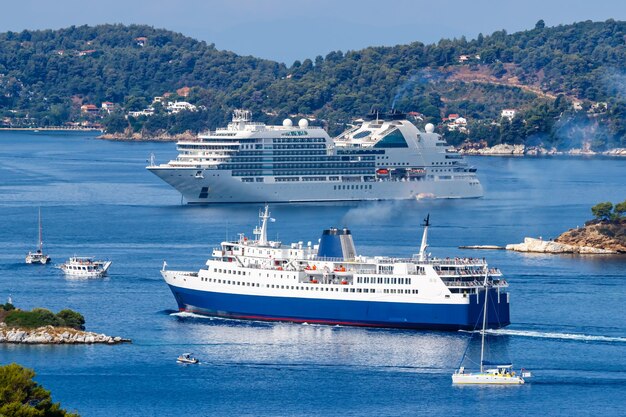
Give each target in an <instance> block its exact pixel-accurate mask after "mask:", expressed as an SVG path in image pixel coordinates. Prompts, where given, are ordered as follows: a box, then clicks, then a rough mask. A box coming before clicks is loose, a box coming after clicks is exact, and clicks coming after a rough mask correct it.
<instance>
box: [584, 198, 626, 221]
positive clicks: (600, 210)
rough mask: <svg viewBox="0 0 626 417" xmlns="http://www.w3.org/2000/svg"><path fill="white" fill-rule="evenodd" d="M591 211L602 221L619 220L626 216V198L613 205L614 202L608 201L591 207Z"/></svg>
mask: <svg viewBox="0 0 626 417" xmlns="http://www.w3.org/2000/svg"><path fill="white" fill-rule="evenodd" d="M591 213H593V215H594V217H595V218H596V219H598V220H601V221H607V220H613V221H618V220H621V219H623V218H625V217H626V200H624V201H622V202H621V203H618V204H616V205H615V206H613V203H611V202H610V201H606V202H604V203H598V204H596V205H595V206H593V207H591Z"/></svg>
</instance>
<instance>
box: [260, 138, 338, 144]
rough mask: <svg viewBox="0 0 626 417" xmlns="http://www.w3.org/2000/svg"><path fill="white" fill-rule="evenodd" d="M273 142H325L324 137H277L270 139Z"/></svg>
mask: <svg viewBox="0 0 626 417" xmlns="http://www.w3.org/2000/svg"><path fill="white" fill-rule="evenodd" d="M272 141H273V142H274V143H290V142H300V143H304V142H322V143H325V142H326V140H325V139H324V138H279V139H272Z"/></svg>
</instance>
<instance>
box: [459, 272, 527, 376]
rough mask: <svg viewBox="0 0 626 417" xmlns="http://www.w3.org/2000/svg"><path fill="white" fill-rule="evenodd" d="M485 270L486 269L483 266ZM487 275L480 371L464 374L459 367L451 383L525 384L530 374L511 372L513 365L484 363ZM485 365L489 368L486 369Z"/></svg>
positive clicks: (484, 282)
mask: <svg viewBox="0 0 626 417" xmlns="http://www.w3.org/2000/svg"><path fill="white" fill-rule="evenodd" d="M485 270H486V271H487V270H488V268H487V266H486V265H485ZM487 276H488V273H487V272H485V279H484V281H483V286H484V288H485V293H484V294H485V300H484V304H483V326H482V330H481V331H480V333H481V341H480V370H479V371H478V372H466V371H465V367H464V366H462V365H461V366H460V367H459V369H458V370H457V371H455V372H454V374H452V383H453V384H458V385H464V384H465V385H521V384H524V383H525V380H524V378H528V377H530V376H531V373H530V372H529V371H527V370H524V369H522V370H521V371H520V373H519V374H517V373H516V372H515V371H513V365H512V364H510V363H507V364H493V363H490V362H486V361H485V332H486V327H487V302H488V299H489V291H488V289H489V282H488V280H487ZM464 360H465V355H463V359H462V360H461V364H463V361H464ZM485 365H487V366H491V367H488V368H486V367H485Z"/></svg>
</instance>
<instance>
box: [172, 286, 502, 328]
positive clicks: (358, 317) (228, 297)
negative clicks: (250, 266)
mask: <svg viewBox="0 0 626 417" xmlns="http://www.w3.org/2000/svg"><path fill="white" fill-rule="evenodd" d="M170 289H171V290H172V293H173V294H174V297H175V298H176V301H177V303H178V308H179V310H180V311H188V312H193V313H198V314H203V315H207V316H215V317H227V318H235V319H249V320H267V321H287V322H298V323H302V322H307V323H320V324H333V325H336V324H340V325H349V326H366V327H390V328H403V329H437V330H461V329H463V330H473V329H475V328H477V327H480V326H481V325H482V312H483V300H484V297H483V296H482V294H484V293H481V296H480V297H478V298H479V299H477V296H476V295H470V296H469V303H468V304H464V305H451V304H415V303H388V302H387V303H386V302H376V301H345V300H324V299H310V298H295V297H294V298H290V297H271V296H251V295H240V294H227V293H217V292H208V291H196V290H189V289H186V288H180V287H176V286H173V285H170ZM489 291H490V293H489V303H488V304H489V306H488V308H489V311H488V313H487V318H488V325H487V327H488V328H500V327H504V326H507V325H509V324H510V318H509V303H508V297H507V294H504V293H502V294H500V297H499V298H498V293H497V291H496V290H494V289H491V290H489Z"/></svg>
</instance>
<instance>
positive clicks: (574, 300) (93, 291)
mask: <svg viewBox="0 0 626 417" xmlns="http://www.w3.org/2000/svg"><path fill="white" fill-rule="evenodd" d="M151 153H154V154H155V156H156V159H157V162H165V161H167V160H169V159H172V158H174V157H175V156H176V154H177V153H176V149H175V144H174V143H157V142H142V143H125V142H110V141H103V140H99V139H96V137H95V135H92V134H90V133H50V132H0V301H1V302H4V301H5V300H7V299H8V298H9V297H11V298H12V300H13V303H14V304H15V305H17V306H18V307H20V308H23V309H30V308H33V307H45V308H48V309H51V310H53V311H55V312H57V311H59V310H61V309H64V308H71V309H74V310H77V311H79V312H81V313H82V314H83V315H84V316H85V319H86V326H87V330H91V331H95V332H102V333H106V334H108V335H113V336H122V337H125V338H130V339H132V343H130V344H121V345H114V346H109V345H92V346H78V345H74V346H20V345H2V346H0V364H7V363H11V362H16V363H19V364H21V365H23V366H26V367H29V368H33V369H34V370H35V372H36V377H35V379H36V381H37V382H39V383H40V384H42V385H43V386H44V387H45V388H46V389H49V390H50V391H51V392H52V397H53V400H54V401H57V402H60V403H61V404H62V406H63V407H64V408H66V409H68V410H72V411H75V412H78V413H80V414H81V415H83V416H94V417H95V416H415V415H428V416H446V417H448V416H458V415H478V416H483V415H485V416H493V415H520V414H521V415H563V416H579V415H580V416H583V415H584V416H586V415H602V416H613V415H626V409H625V408H624V405H623V401H624V397H625V396H626V290H625V288H626V259H625V258H624V257H623V256H621V257H620V256H598V255H596V256H573V255H541V254H523V253H515V252H509V251H501V250H484V251H472V250H462V249H458V247H459V246H461V245H487V244H490V245H505V244H507V243H518V242H521V241H522V240H523V238H524V237H525V236H534V237H539V236H541V237H542V238H544V239H550V238H554V237H556V236H558V235H559V234H560V233H561V232H563V231H565V230H567V229H570V228H574V227H577V226H582V225H583V224H584V222H585V220H588V219H589V218H590V217H591V211H590V207H591V206H593V205H594V204H596V203H598V202H602V201H612V202H614V203H616V202H620V201H623V200H625V199H626V159H617V158H614V159H611V158H602V157H593V158H581V157H576V158H572V157H535V158H530V157H523V158H516V157H472V158H469V162H470V164H472V165H474V166H475V167H477V168H478V176H479V177H480V180H481V182H482V184H483V186H484V189H485V197H484V198H480V199H470V200H441V201H439V200H422V201H405V202H361V203H349V204H343V203H334V204H276V205H272V206H271V207H270V211H271V213H272V217H273V218H275V219H276V222H274V223H270V228H269V232H268V235H269V237H270V238H271V239H278V240H281V241H283V242H293V241H296V242H297V241H304V242H306V241H317V239H318V238H319V236H320V234H321V231H322V229H324V228H327V227H330V226H336V227H349V228H350V229H351V230H352V233H353V237H354V240H355V244H356V246H357V252H358V253H359V254H364V255H392V256H402V257H407V256H411V255H412V254H414V253H416V252H417V251H418V248H419V244H420V240H421V235H422V227H421V223H422V221H423V219H424V217H426V215H428V214H430V219H431V222H432V227H431V229H430V231H429V243H430V247H429V252H430V253H431V254H432V255H433V256H439V257H457V256H459V257H465V256H470V257H485V258H486V259H487V261H488V262H489V263H490V265H492V266H497V267H498V268H500V269H501V270H502V271H503V273H504V275H505V277H506V279H507V281H508V282H509V284H510V287H509V290H510V293H511V322H512V323H511V325H510V326H508V327H506V328H505V329H501V330H498V331H494V332H492V333H491V334H490V335H489V336H488V339H489V340H488V341H489V343H488V346H489V351H488V355H493V356H497V358H498V359H501V360H505V359H502V358H506V359H509V360H511V361H513V363H514V364H515V367H516V368H518V369H519V368H521V367H524V368H526V369H529V370H531V371H532V373H533V377H532V378H531V379H530V380H529V382H528V383H527V384H526V385H523V386H513V387H493V386H483V387H457V386H453V385H452V383H451V374H452V372H453V371H454V369H455V368H457V367H458V365H459V362H460V360H461V356H462V355H463V352H464V351H465V349H466V347H468V349H469V352H470V353H472V352H474V353H476V352H477V351H478V350H479V347H480V341H479V338H478V337H472V336H473V334H472V332H449V331H448V332H446V331H411V330H393V329H367V328H354V327H339V326H323V325H306V324H289V323H264V322H253V321H237V320H225V319H211V318H203V317H200V316H195V315H193V314H184V313H178V312H177V310H176V303H175V301H174V297H173V296H172V294H171V293H170V291H169V289H168V288H167V286H166V285H165V283H164V282H163V280H162V279H161V276H160V274H159V270H160V269H161V267H162V264H163V261H167V264H168V267H170V268H172V269H189V270H198V269H200V268H201V267H202V266H203V265H204V263H205V262H206V260H207V258H209V256H210V254H211V251H212V248H214V247H216V246H218V245H219V244H220V242H221V241H223V240H225V239H235V238H236V236H237V234H238V233H241V232H244V233H247V234H248V235H251V232H252V229H253V227H254V226H255V225H256V224H257V222H258V210H259V208H260V206H259V205H255V204H251V205H215V206H205V207H201V206H189V205H185V204H181V199H180V195H179V194H178V193H177V192H176V191H175V190H174V189H172V188H170V187H169V186H168V185H167V184H165V183H164V182H162V181H161V180H160V179H158V178H157V177H156V176H154V175H152V174H151V173H150V172H148V171H147V170H146V169H145V166H146V165H147V159H148V158H149V156H150V154H151ZM39 208H41V213H42V219H43V241H44V248H45V252H47V253H48V254H50V256H51V257H52V262H53V265H48V266H36V265H25V264H24V256H25V255H26V253H27V252H28V251H29V250H33V249H35V248H36V243H37V212H38V209H39ZM72 255H81V256H95V257H97V258H102V259H109V260H111V261H112V262H113V264H112V266H111V269H110V273H109V276H108V277H106V278H102V279H89V280H82V279H69V278H66V277H64V276H63V274H62V273H61V271H60V270H58V269H56V268H54V264H59V263H61V262H63V261H64V260H66V259H67V258H68V257H70V256H72ZM474 336H475V335H474ZM183 352H192V353H193V354H194V356H196V357H197V358H198V359H200V361H201V364H200V365H197V366H185V365H180V364H177V363H176V357H177V356H178V355H179V354H181V353H183Z"/></svg>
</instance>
